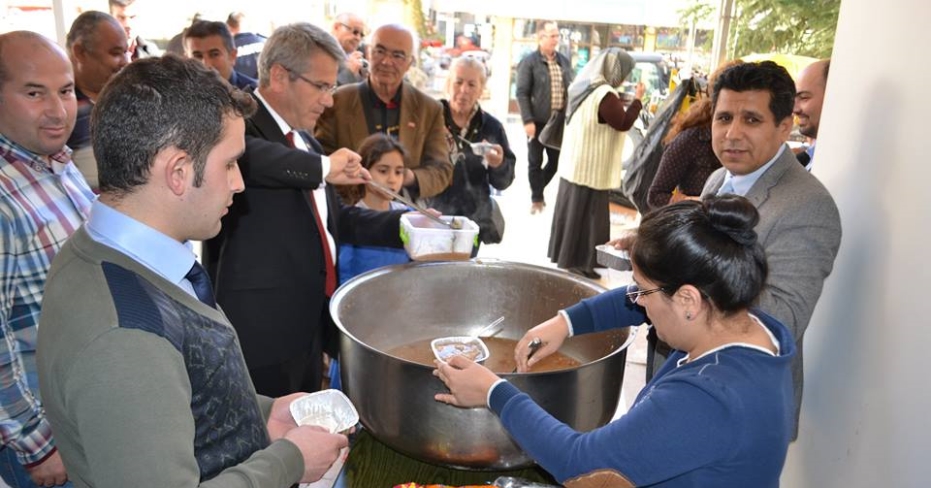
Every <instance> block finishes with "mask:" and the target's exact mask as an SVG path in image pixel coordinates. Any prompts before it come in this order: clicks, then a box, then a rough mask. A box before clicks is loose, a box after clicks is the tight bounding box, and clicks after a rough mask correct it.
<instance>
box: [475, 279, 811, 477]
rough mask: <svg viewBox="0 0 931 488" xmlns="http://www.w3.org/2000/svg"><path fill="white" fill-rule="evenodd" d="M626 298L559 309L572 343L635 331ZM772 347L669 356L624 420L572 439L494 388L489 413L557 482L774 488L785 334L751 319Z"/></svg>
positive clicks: (788, 412) (517, 397) (788, 409)
mask: <svg viewBox="0 0 931 488" xmlns="http://www.w3.org/2000/svg"><path fill="white" fill-rule="evenodd" d="M626 291H627V289H626V288H620V289H616V290H611V291H609V292H606V293H603V294H601V295H599V296H597V297H593V298H590V299H586V300H583V301H582V302H580V303H579V304H577V305H574V306H572V307H571V308H569V309H567V310H566V312H567V313H568V315H569V317H570V320H571V322H572V326H573V330H574V333H575V334H584V333H588V332H594V331H596V330H604V329H608V328H612V327H626V326H630V325H636V324H640V323H642V322H643V321H644V320H645V318H646V316H645V315H644V313H643V309H641V308H640V307H637V306H635V305H633V304H631V303H630V302H629V301H628V300H627V299H626V297H625V295H624V293H625V292H626ZM753 313H754V315H756V316H757V317H758V318H759V319H760V321H761V322H762V323H763V324H764V325H765V326H766V327H767V329H769V330H770V331H771V332H772V333H773V335H774V336H775V337H776V339H777V341H778V343H779V347H780V353H779V355H778V356H775V357H773V356H771V355H768V354H765V353H763V352H762V351H759V350H757V349H753V348H749V347H743V346H739V345H731V346H727V347H724V348H722V349H719V350H716V351H714V352H711V353H709V354H706V355H704V356H702V357H700V358H698V359H695V360H693V361H692V362H689V363H683V364H682V365H678V362H679V360H681V359H682V358H684V357H685V353H683V352H682V351H673V353H672V355H670V357H669V359H668V360H667V361H666V363H665V364H664V365H663V367H662V368H660V370H659V371H658V372H657V373H656V376H654V377H653V379H652V380H651V381H650V382H649V383H648V384H647V385H646V386H645V387H644V389H643V390H642V391H641V392H640V394H639V395H638V396H637V399H636V401H635V402H634V404H633V406H632V407H631V409H630V411H629V412H628V413H627V414H626V415H624V416H623V417H621V418H619V419H617V420H615V421H613V422H611V423H609V424H608V425H606V426H604V427H601V428H598V429H595V430H593V431H591V432H577V431H575V430H573V429H572V428H570V427H568V426H567V425H565V424H563V423H561V422H559V421H558V420H556V419H555V418H553V417H552V416H551V415H549V414H548V413H547V412H546V411H544V410H543V409H542V408H540V407H539V406H538V405H537V404H536V403H535V402H534V401H533V400H531V399H530V397H529V396H528V395H527V394H525V393H521V392H520V391H519V390H518V389H517V388H516V387H514V386H513V385H511V384H510V383H507V382H502V383H500V384H499V385H498V386H496V387H495V388H494V390H493V391H492V393H491V396H490V400H489V403H490V406H491V409H492V410H493V411H494V412H495V413H496V414H497V415H498V416H499V417H500V418H501V422H502V423H503V425H504V427H505V428H506V429H507V430H508V432H509V433H510V434H511V436H512V437H513V438H514V439H515V440H516V441H517V443H518V444H520V446H521V447H522V448H523V449H524V450H525V451H526V452H527V453H528V454H529V455H530V456H531V457H533V459H534V460H536V461H537V463H539V464H540V465H541V466H542V467H543V468H544V469H546V470H547V471H549V472H550V473H551V474H553V476H555V477H556V479H558V480H559V481H560V482H562V483H565V482H566V481H567V480H572V479H574V478H576V477H579V476H584V475H586V474H590V473H593V472H596V471H599V470H613V471H616V472H617V473H619V474H620V475H622V476H624V477H625V478H626V479H627V480H629V481H630V482H631V483H633V485H635V486H638V487H639V486H657V487H660V486H661V487H707V486H753V487H775V486H778V485H779V475H780V473H781V472H782V466H783V463H784V461H785V456H786V450H787V449H788V444H789V438H790V434H791V428H792V420H793V412H794V410H793V394H792V376H791V372H790V369H789V364H790V362H791V358H792V356H794V355H795V341H794V340H793V338H792V335H791V333H790V332H789V331H788V329H786V327H785V326H784V325H782V324H781V323H779V322H778V321H777V320H776V319H774V318H772V317H770V316H769V315H766V314H765V313H762V312H760V311H754V312H753Z"/></svg>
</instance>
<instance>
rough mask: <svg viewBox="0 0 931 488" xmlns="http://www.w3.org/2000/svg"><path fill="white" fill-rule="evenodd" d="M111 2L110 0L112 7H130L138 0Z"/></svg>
mask: <svg viewBox="0 0 931 488" xmlns="http://www.w3.org/2000/svg"><path fill="white" fill-rule="evenodd" d="M109 2H110V8H113V7H128V6H130V5H132V4H134V3H136V0H109Z"/></svg>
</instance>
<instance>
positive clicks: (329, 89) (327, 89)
mask: <svg viewBox="0 0 931 488" xmlns="http://www.w3.org/2000/svg"><path fill="white" fill-rule="evenodd" d="M282 68H284V70H285V71H287V72H288V73H291V74H292V75H294V76H297V77H298V78H300V79H302V80H304V81H305V82H307V84H309V85H310V86H312V87H314V88H316V89H318V90H320V91H322V92H324V93H329V94H330V95H333V94H334V93H336V85H331V84H329V83H324V82H322V81H314V80H311V79H310V78H307V77H306V76H304V75H302V74H300V73H298V72H297V71H294V70H293V69H291V68H288V67H285V66H282Z"/></svg>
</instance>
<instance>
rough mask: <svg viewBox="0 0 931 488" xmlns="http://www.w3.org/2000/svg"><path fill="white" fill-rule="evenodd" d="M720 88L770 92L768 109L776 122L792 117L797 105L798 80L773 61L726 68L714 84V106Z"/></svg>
mask: <svg viewBox="0 0 931 488" xmlns="http://www.w3.org/2000/svg"><path fill="white" fill-rule="evenodd" d="M721 90H730V91H734V92H745V91H754V90H759V91H766V92H769V95H770V97H769V110H770V112H772V113H773V117H774V119H775V120H774V122H775V123H776V124H779V123H780V122H782V121H783V120H784V119H785V118H786V117H791V116H792V109H793V108H794V107H795V82H794V81H793V80H792V76H791V75H789V72H788V71H786V69H785V68H783V67H782V66H779V65H778V64H776V63H774V62H772V61H763V62H760V63H743V64H737V65H734V66H731V67H730V68H728V69H726V70H724V71H723V72H722V73H721V74H720V75H718V79H717V80H716V81H715V83H714V91H713V92H712V94H711V105H712V107H713V108H717V106H718V94H720V93H721Z"/></svg>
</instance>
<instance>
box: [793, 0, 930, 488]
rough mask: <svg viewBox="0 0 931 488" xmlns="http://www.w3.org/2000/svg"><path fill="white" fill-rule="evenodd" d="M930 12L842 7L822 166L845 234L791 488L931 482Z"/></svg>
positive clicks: (911, 3)
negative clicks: (925, 53)
mask: <svg viewBox="0 0 931 488" xmlns="http://www.w3.org/2000/svg"><path fill="white" fill-rule="evenodd" d="M929 18H931V7H929V4H928V3H927V1H926V0H888V1H885V2H882V3H876V2H869V1H865V0H845V1H844V2H843V3H842V5H841V12H840V19H839V22H838V26H837V36H836V40H835V45H834V54H833V58H832V62H831V69H830V77H829V80H828V86H827V98H826V100H825V105H824V111H823V113H822V119H821V126H820V130H819V139H818V149H817V152H816V155H815V165H814V170H813V172H814V174H815V175H817V176H818V177H819V178H820V179H821V180H822V181H823V182H824V183H825V184H826V185H827V187H828V188H829V189H830V191H831V193H832V194H833V195H834V198H835V199H836V200H837V204H838V207H839V208H840V214H841V219H842V225H843V231H844V236H843V240H842V242H841V248H840V254H839V255H838V258H837V262H836V263H835V268H834V273H833V274H832V275H831V277H830V278H829V279H828V281H827V283H826V286H825V289H824V294H823V295H822V297H821V300H820V302H819V303H818V306H817V309H816V310H815V314H814V317H813V318H812V321H811V325H810V327H809V329H808V335H807V337H806V340H805V392H804V402H803V404H802V418H801V430H800V434H799V439H798V441H797V442H796V443H795V444H794V445H793V446H792V447H791V448H790V452H789V459H788V462H787V464H786V468H785V470H784V472H783V479H782V481H783V483H782V484H783V486H790V487H793V488H795V487H803V488H804V487H819V488H821V487H872V486H888V487H919V486H928V485H929V483H931V460H929V455H928V453H929V451H931V367H929V365H928V358H929V352H931V318H929V309H931V308H929V304H931V297H929V293H928V289H929V287H931V263H929V260H931V259H929V256H931V252H929V250H931V246H929V242H931V240H929V238H928V237H929V235H931V232H929V228H931V211H929V209H931V191H929V181H931V144H929V142H931V136H929V129H928V126H929V122H928V120H929V113H931V63H929V62H928V60H927V56H924V55H923V54H922V53H923V51H924V46H928V45H931V29H928V28H927V22H928V19H929Z"/></svg>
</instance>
